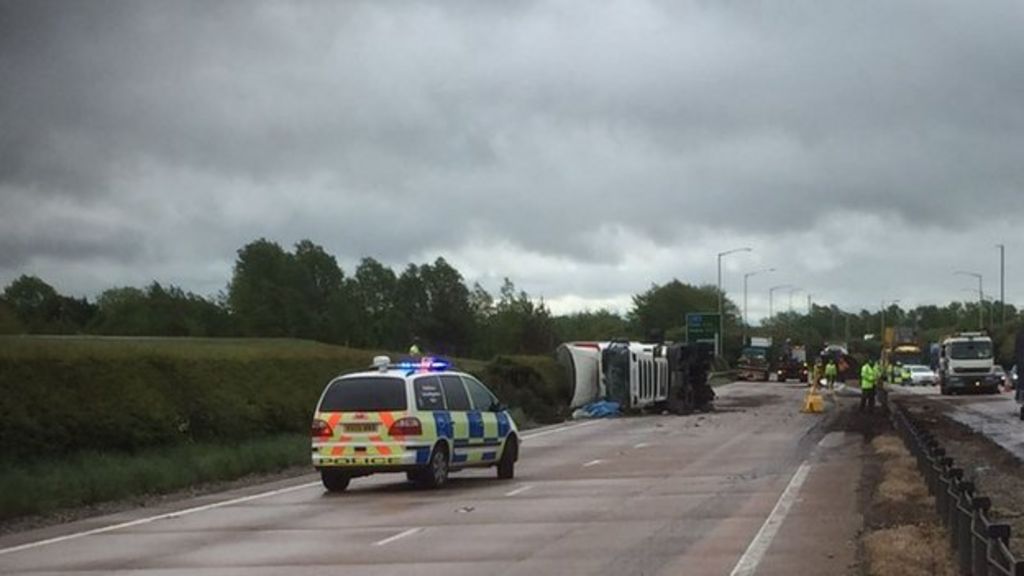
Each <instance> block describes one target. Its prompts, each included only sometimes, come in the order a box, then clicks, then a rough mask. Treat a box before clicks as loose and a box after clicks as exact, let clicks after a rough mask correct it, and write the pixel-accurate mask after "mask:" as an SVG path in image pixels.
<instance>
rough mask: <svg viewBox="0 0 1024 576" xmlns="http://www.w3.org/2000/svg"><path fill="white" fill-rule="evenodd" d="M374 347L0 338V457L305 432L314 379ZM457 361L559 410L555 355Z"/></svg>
mask: <svg viewBox="0 0 1024 576" xmlns="http://www.w3.org/2000/svg"><path fill="white" fill-rule="evenodd" d="M379 353H380V352H378V351H368V350H353V349H348V348H342V347H337V346H328V345H323V344H317V343H312V342H303V341H294V340H229V339H224V340H218V339H173V338H161V339H119V338H111V339H105V338H40V337H0V462H26V461H32V460H37V459H50V458H54V457H61V456H64V455H68V454H74V453H78V452H81V451H100V452H107V451H118V452H134V451H138V450H142V449H147V448H152V447H155V446H174V445H179V444H188V443H197V442H236V441H239V440H243V439H249V438H255V437H261V436H268V435H273V434H282V433H305V432H306V431H307V430H308V426H309V420H310V416H311V413H312V410H313V407H314V404H315V403H316V400H317V397H318V396H319V394H320V392H321V390H322V389H323V386H324V385H325V384H326V383H327V382H328V381H329V380H330V379H331V378H332V377H334V376H336V375H338V374H341V373H345V372H350V371H354V370H363V369H365V368H366V367H367V366H368V365H369V363H370V361H371V359H372V357H373V356H374V355H375V354H379ZM459 364H460V366H461V367H462V368H463V369H465V370H466V371H467V372H471V373H473V374H474V375H476V376H477V377H479V378H480V379H481V380H483V381H484V382H485V383H487V384H488V385H489V386H490V387H491V388H492V389H493V390H494V391H495V393H496V394H498V396H499V398H501V399H502V401H504V402H506V403H507V404H509V405H510V406H512V407H513V408H517V409H518V410H517V412H520V413H522V414H524V415H525V416H526V417H527V418H529V419H530V420H533V421H537V422H551V421H555V420H558V419H560V418H562V417H564V416H565V414H566V412H567V408H566V406H567V404H568V401H569V398H570V396H571V390H568V389H567V386H568V384H567V382H565V381H564V378H563V377H562V373H561V370H560V369H559V367H558V365H557V364H556V363H555V361H554V359H552V358H546V357H499V358H496V359H495V360H494V361H491V362H480V361H465V362H460V363H459Z"/></svg>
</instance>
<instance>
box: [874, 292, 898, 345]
mask: <svg viewBox="0 0 1024 576" xmlns="http://www.w3.org/2000/svg"><path fill="white" fill-rule="evenodd" d="M899 303H900V301H899V299H896V300H893V301H891V302H889V305H890V306H892V305H893V304H899ZM881 316H882V317H881V321H882V322H881V328H880V330H881V331H880V332H879V333H878V340H879V342H882V343H883V345H884V342H883V340H884V339H885V300H882V314H881Z"/></svg>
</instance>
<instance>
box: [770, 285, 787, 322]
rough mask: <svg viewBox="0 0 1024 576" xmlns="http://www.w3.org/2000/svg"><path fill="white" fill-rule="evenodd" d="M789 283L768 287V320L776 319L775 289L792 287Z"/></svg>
mask: <svg viewBox="0 0 1024 576" xmlns="http://www.w3.org/2000/svg"><path fill="white" fill-rule="evenodd" d="M790 287H791V286H790V285H789V284H779V285H778V286H772V287H771V288H769V289H768V321H769V322H770V321H772V320H774V319H775V291H776V290H782V289H783V288H790Z"/></svg>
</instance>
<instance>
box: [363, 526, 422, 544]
mask: <svg viewBox="0 0 1024 576" xmlns="http://www.w3.org/2000/svg"><path fill="white" fill-rule="evenodd" d="M421 530H423V528H409V529H408V530H406V531H405V532H399V533H398V534H395V535H394V536H392V537H390V538H385V539H383V540H378V541H377V542H374V543H373V545H374V546H384V545H385V544H391V543H392V542H394V541H395V540H401V539H402V538H405V537H407V536H412V535H413V534H416V533H417V532H419V531H421Z"/></svg>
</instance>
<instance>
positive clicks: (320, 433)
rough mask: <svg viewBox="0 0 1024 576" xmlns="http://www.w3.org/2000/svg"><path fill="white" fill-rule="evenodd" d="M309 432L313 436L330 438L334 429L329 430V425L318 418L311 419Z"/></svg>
mask: <svg viewBox="0 0 1024 576" xmlns="http://www.w3.org/2000/svg"><path fill="white" fill-rule="evenodd" d="M311 432H312V434H313V438H330V437H331V436H333V435H334V430H331V425H330V424H328V423H327V422H324V421H323V420H320V419H319V418H318V419H316V420H313V427H312V429H311Z"/></svg>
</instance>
